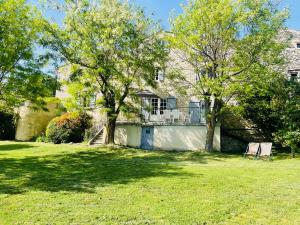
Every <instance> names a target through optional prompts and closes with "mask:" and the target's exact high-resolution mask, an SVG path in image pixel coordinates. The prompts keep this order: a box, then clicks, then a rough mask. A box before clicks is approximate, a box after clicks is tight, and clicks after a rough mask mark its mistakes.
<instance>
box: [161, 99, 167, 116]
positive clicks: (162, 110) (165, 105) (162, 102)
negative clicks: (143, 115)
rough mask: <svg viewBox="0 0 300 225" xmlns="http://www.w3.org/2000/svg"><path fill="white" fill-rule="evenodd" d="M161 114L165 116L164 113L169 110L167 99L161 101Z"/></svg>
mask: <svg viewBox="0 0 300 225" xmlns="http://www.w3.org/2000/svg"><path fill="white" fill-rule="evenodd" d="M159 109H160V110H159V111H160V114H161V115H163V114H164V111H165V110H166V109H167V99H161V100H160V108H159Z"/></svg>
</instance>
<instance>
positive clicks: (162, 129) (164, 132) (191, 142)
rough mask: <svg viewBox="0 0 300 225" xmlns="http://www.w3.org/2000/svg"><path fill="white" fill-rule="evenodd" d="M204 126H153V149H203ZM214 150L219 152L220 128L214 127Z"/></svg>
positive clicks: (204, 138)
mask: <svg viewBox="0 0 300 225" xmlns="http://www.w3.org/2000/svg"><path fill="white" fill-rule="evenodd" d="M205 141H206V127H205V126H200V125H198V126H193V125H184V126H174V125H172V126H155V127H154V144H153V147H154V149H162V150H192V151H197V150H200V149H204V148H205ZM214 149H215V150H217V151H220V127H216V129H215V136H214Z"/></svg>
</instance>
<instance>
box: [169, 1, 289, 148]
mask: <svg viewBox="0 0 300 225" xmlns="http://www.w3.org/2000/svg"><path fill="white" fill-rule="evenodd" d="M183 10H184V12H183V13H182V14H181V15H179V16H178V17H177V18H175V19H174V20H173V21H172V35H170V36H169V37H168V40H169V41H170V44H171V47H172V48H173V49H176V50H179V51H180V52H182V54H181V59H182V60H183V61H184V62H186V63H187V64H188V65H190V67H191V68H192V69H193V71H194V73H195V74H198V76H199V77H198V78H199V79H198V80H197V81H196V82H191V81H190V80H187V79H186V77H185V75H183V74H182V73H180V71H182V70H183V68H178V66H177V67H176V66H175V67H176V70H177V71H179V73H177V75H174V73H173V75H172V76H173V80H174V81H175V82H176V83H177V86H178V87H179V88H180V89H186V90H189V87H191V88H192V92H193V93H194V94H195V95H196V96H198V97H199V98H202V99H204V100H205V101H206V115H207V120H206V121H207V127H208V133H210V135H209V136H208V137H207V140H209V141H208V142H209V143H207V147H206V148H209V149H211V148H212V141H213V135H212V134H213V130H214V127H215V123H216V120H217V118H218V117H219V116H220V112H221V109H222V107H223V106H224V105H225V104H226V103H227V102H229V101H230V100H231V99H232V98H234V97H237V96H239V95H240V94H241V93H247V94H249V95H251V94H253V93H256V91H257V90H264V89H265V86H266V85H268V82H269V81H270V80H272V79H277V77H280V76H281V70H280V69H278V68H280V66H281V65H282V64H283V62H284V61H283V55H282V54H281V53H282V51H283V50H284V49H285V44H284V43H281V42H280V41H279V40H278V38H277V37H278V34H279V31H281V30H283V28H284V22H285V20H286V18H287V16H288V13H287V12H286V11H280V10H279V9H278V7H277V5H276V4H275V3H274V2H272V1H269V0H258V1H252V0H238V1H234V0H191V1H189V2H188V3H187V5H186V6H185V7H184V8H183ZM176 70H175V74H176Z"/></svg>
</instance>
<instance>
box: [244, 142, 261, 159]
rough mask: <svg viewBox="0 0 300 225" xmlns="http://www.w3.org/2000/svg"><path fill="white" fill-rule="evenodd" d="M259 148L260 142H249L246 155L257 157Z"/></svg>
mask: <svg viewBox="0 0 300 225" xmlns="http://www.w3.org/2000/svg"><path fill="white" fill-rule="evenodd" d="M259 149H260V144H259V143H254V142H250V143H249V144H248V147H247V149H246V152H245V154H244V157H246V156H249V155H250V156H254V157H255V158H256V157H257V155H258V153H259Z"/></svg>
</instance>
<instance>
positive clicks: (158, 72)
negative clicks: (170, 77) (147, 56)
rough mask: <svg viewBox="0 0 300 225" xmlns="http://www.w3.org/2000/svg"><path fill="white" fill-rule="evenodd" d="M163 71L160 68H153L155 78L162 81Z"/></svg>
mask: <svg viewBox="0 0 300 225" xmlns="http://www.w3.org/2000/svg"><path fill="white" fill-rule="evenodd" d="M164 76H165V72H164V71H163V70H162V69H156V70H155V80H156V81H162V80H164Z"/></svg>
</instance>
